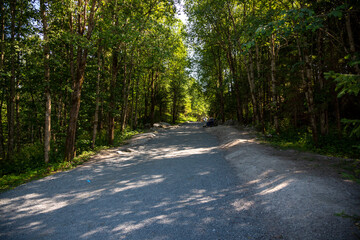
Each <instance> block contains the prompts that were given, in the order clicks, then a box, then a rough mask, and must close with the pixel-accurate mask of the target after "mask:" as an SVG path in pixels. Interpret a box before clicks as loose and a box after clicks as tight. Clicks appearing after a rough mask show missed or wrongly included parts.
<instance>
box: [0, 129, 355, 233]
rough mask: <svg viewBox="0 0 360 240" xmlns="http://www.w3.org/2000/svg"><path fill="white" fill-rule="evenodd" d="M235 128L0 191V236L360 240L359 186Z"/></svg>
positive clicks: (181, 138)
mask: <svg viewBox="0 0 360 240" xmlns="http://www.w3.org/2000/svg"><path fill="white" fill-rule="evenodd" d="M296 158H300V155H296V154H290V156H289V154H282V155H279V154H278V153H277V152H276V151H274V150H272V149H271V148H269V147H265V146H262V145H258V144H257V143H255V142H254V141H253V140H252V139H251V136H250V135H248V134H246V133H244V132H238V131H235V130H234V129H232V128H229V127H216V128H209V129H205V128H202V126H201V124H196V123H193V124H185V125H183V126H181V127H177V128H168V129H161V130H159V132H155V133H148V134H145V135H141V136H138V137H137V138H136V139H135V140H133V141H132V142H131V143H130V144H129V145H128V146H125V147H122V148H119V149H112V150H108V151H104V152H102V153H100V154H98V155H97V156H96V157H94V159H93V160H92V161H90V162H88V163H87V164H85V165H83V166H81V167H79V168H77V169H74V170H71V171H68V172H63V173H59V174H55V175H53V176H49V177H46V178H44V179H42V180H39V181H34V182H31V183H28V184H25V185H22V186H20V187H18V188H16V189H14V190H11V191H8V192H5V193H2V194H0V239H224V240H225V239H356V236H355V234H354V233H357V234H359V231H358V229H357V228H356V227H355V226H354V224H353V222H352V221H351V219H345V218H340V217H336V216H334V213H339V212H342V211H344V212H345V213H349V214H358V215H360V213H359V186H358V185H356V184H353V183H350V182H346V181H343V180H341V179H339V178H338V177H337V176H336V175H332V174H330V175H329V174H328V171H325V170H322V168H315V169H314V165H312V164H314V163H313V162H310V161H305V160H301V159H297V160H296Z"/></svg>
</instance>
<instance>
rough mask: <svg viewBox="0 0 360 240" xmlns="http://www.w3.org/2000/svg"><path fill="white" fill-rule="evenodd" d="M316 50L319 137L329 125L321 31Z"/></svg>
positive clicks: (325, 131) (326, 130)
mask: <svg viewBox="0 0 360 240" xmlns="http://www.w3.org/2000/svg"><path fill="white" fill-rule="evenodd" d="M317 40H318V41H317V50H318V56H319V62H318V64H317V65H318V70H317V75H318V76H317V78H318V80H319V85H320V92H321V93H322V95H323V97H322V103H321V106H320V133H321V135H323V136H324V135H326V134H328V132H329V124H328V102H327V101H328V100H327V97H325V96H326V93H327V92H326V91H327V89H326V88H325V86H326V82H325V78H324V60H323V41H322V31H318V39H317Z"/></svg>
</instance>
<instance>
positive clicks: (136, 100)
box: [133, 78, 139, 129]
mask: <svg viewBox="0 0 360 240" xmlns="http://www.w3.org/2000/svg"><path fill="white" fill-rule="evenodd" d="M135 94H136V97H135V113H134V114H135V119H134V126H133V129H137V126H138V101H139V80H138V78H137V79H136V93H135Z"/></svg>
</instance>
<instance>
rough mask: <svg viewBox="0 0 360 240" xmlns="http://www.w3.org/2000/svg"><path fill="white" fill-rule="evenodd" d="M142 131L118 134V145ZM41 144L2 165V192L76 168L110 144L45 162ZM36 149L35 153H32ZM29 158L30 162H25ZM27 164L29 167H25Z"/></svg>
mask: <svg viewBox="0 0 360 240" xmlns="http://www.w3.org/2000/svg"><path fill="white" fill-rule="evenodd" d="M139 133H141V132H140V131H125V132H124V133H123V134H121V133H118V134H116V139H115V140H116V141H115V142H116V144H117V146H119V145H121V144H123V143H124V141H125V140H127V139H129V138H131V137H132V136H134V135H136V134H139ZM39 145H40V146H42V145H41V144H38V145H37V146H35V145H31V146H29V147H28V148H25V149H23V150H22V152H21V153H20V154H19V155H18V156H17V157H16V158H14V161H15V162H14V165H12V166H2V167H1V169H2V172H1V174H0V192H2V191H5V190H8V189H12V188H14V187H16V186H19V185H21V184H24V183H26V182H29V181H32V180H36V179H39V178H43V177H46V176H49V175H52V174H55V173H58V172H62V171H67V170H70V169H73V168H75V167H76V166H78V165H81V164H83V163H84V162H86V161H88V160H89V159H90V158H91V157H92V156H93V155H95V154H96V153H98V152H99V151H101V150H105V149H108V148H109V146H97V147H96V148H95V149H92V150H90V147H88V150H87V151H83V152H82V153H81V154H80V155H79V156H77V157H75V158H74V159H73V160H72V161H70V162H68V161H64V160H63V158H62V157H61V156H60V157H58V158H57V159H55V158H52V161H51V162H50V163H48V164H45V163H44V161H43V154H42V153H39V149H42V148H41V147H39ZM32 150H35V153H32ZM24 160H25V161H26V160H28V161H29V162H25V163H24ZM24 166H27V168H24Z"/></svg>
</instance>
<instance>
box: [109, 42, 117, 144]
mask: <svg viewBox="0 0 360 240" xmlns="http://www.w3.org/2000/svg"><path fill="white" fill-rule="evenodd" d="M118 71H119V67H118V52H117V50H116V49H113V55H112V74H111V82H110V99H109V102H110V103H109V106H110V109H109V126H108V127H109V128H108V144H109V145H113V144H114V138H115V117H114V113H115V101H116V100H115V88H116V78H117V74H118Z"/></svg>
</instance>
